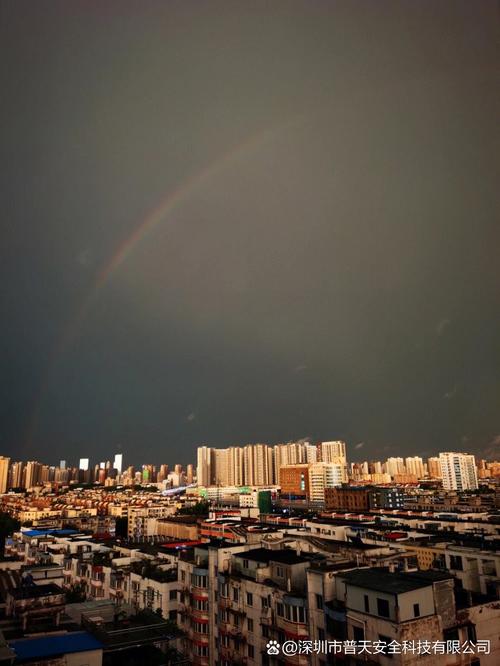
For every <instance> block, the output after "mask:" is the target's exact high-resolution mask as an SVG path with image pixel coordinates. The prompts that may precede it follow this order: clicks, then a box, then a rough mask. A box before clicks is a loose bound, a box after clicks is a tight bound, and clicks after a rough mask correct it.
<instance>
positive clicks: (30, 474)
mask: <svg viewBox="0 0 500 666" xmlns="http://www.w3.org/2000/svg"><path fill="white" fill-rule="evenodd" d="M41 474H42V464H41V463H39V462H37V461H36V460H30V461H28V462H27V463H26V476H25V481H24V483H25V488H26V489H27V490H29V489H30V488H34V487H35V486H36V485H38V484H39V483H40V478H41Z"/></svg>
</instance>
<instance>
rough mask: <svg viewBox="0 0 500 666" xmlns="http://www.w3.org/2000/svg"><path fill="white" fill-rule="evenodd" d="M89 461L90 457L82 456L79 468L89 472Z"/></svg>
mask: <svg viewBox="0 0 500 666" xmlns="http://www.w3.org/2000/svg"><path fill="white" fill-rule="evenodd" d="M89 463H90V460H89V459H88V458H80V464H79V465H78V469H81V470H82V471H84V472H87V471H88V469H89Z"/></svg>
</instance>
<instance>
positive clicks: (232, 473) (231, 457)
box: [188, 446, 243, 486]
mask: <svg viewBox="0 0 500 666" xmlns="http://www.w3.org/2000/svg"><path fill="white" fill-rule="evenodd" d="M227 467H228V478H227V482H228V485H229V486H242V485H243V449H242V447H241V446H231V447H230V448H229V449H228V458H227ZM188 483H189V481H188Z"/></svg>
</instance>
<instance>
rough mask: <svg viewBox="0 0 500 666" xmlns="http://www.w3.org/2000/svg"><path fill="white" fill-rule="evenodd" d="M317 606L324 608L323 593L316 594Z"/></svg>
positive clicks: (320, 608) (319, 608)
mask: <svg viewBox="0 0 500 666" xmlns="http://www.w3.org/2000/svg"><path fill="white" fill-rule="evenodd" d="M316 608H317V609H318V610H323V595H322V594H317V595H316Z"/></svg>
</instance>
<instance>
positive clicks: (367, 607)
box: [363, 594, 370, 613]
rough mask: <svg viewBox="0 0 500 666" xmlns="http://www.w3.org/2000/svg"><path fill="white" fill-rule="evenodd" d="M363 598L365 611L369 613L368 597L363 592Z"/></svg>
mask: <svg viewBox="0 0 500 666" xmlns="http://www.w3.org/2000/svg"><path fill="white" fill-rule="evenodd" d="M363 598H364V602H365V613H369V612H370V599H369V597H368V595H367V594H365V595H364V596H363Z"/></svg>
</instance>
